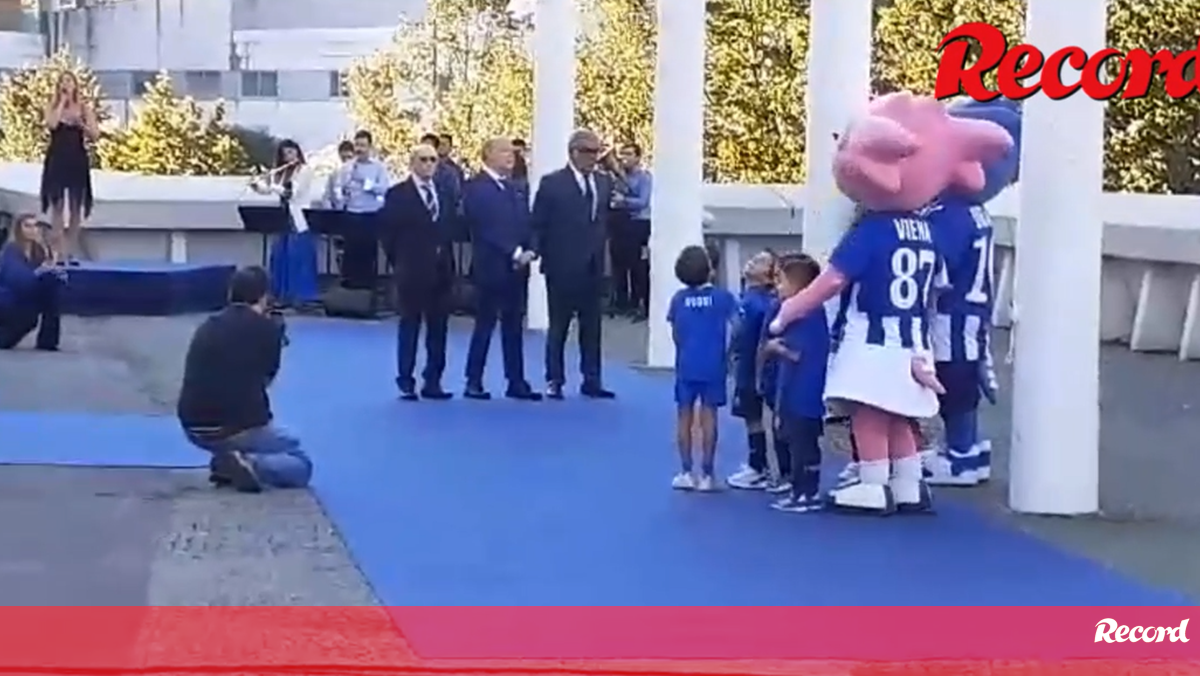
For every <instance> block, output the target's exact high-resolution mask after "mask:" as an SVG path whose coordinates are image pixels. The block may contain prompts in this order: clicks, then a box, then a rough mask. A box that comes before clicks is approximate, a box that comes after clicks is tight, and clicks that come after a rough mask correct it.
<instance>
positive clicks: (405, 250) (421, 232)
mask: <svg viewBox="0 0 1200 676" xmlns="http://www.w3.org/2000/svg"><path fill="white" fill-rule="evenodd" d="M434 191H435V192H436V193H437V199H438V217H437V219H436V220H435V219H434V218H433V214H431V213H430V211H429V208H428V207H426V206H425V200H424V199H423V198H422V196H421V192H420V190H419V189H418V188H417V184H416V182H415V181H413V179H412V178H411V177H410V178H407V179H405V180H403V181H401V182H400V183H397V184H396V185H394V186H392V187H391V188H389V189H388V191H387V194H386V195H385V196H384V202H383V208H382V209H381V210H380V214H379V219H380V223H379V228H380V239H381V241H382V243H383V247H384V252H385V253H386V254H387V256H388V261H389V262H390V263H391V264H392V267H393V268H394V271H395V276H396V285H397V287H398V288H399V290H400V292H401V293H402V294H404V293H435V292H439V291H445V290H448V289H449V288H450V287H451V285H452V284H453V282H454V255H453V252H452V250H451V240H452V236H453V218H454V202H453V197H452V196H451V195H449V194H446V191H444V190H439V189H438V188H437V186H436V185H435V186H434Z"/></svg>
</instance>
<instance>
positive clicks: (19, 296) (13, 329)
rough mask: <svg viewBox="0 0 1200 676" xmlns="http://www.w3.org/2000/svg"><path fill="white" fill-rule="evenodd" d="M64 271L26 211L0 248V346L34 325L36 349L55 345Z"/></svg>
mask: <svg viewBox="0 0 1200 676" xmlns="http://www.w3.org/2000/svg"><path fill="white" fill-rule="evenodd" d="M65 279H66V272H65V271H64V270H63V269H62V268H59V267H55V266H54V265H53V263H52V262H51V261H50V255H49V251H48V250H47V248H46V246H45V244H43V241H42V228H41V226H40V225H39V224H38V221H37V218H36V217H35V216H33V215H32V214H25V215H22V216H20V217H18V218H17V221H16V223H14V224H13V227H12V239H11V241H9V242H8V243H7V244H5V245H4V249H3V250H2V251H0V349H3V350H11V349H12V348H14V347H16V346H17V345H18V344H19V343H20V342H21V341H22V340H24V339H25V336H28V335H29V334H30V333H32V332H33V330H34V329H37V338H36V342H35V343H34V344H35V345H36V346H37V349H39V350H47V351H54V350H57V349H58V340H59V334H60V332H61V326H60V325H61V315H60V314H59V312H60V311H59V297H60V295H61V289H62V284H63V281H64V280H65Z"/></svg>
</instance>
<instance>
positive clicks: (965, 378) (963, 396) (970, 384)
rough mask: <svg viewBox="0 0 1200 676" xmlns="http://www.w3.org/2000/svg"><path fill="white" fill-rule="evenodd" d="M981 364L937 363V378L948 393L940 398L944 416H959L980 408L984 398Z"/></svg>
mask: <svg viewBox="0 0 1200 676" xmlns="http://www.w3.org/2000/svg"><path fill="white" fill-rule="evenodd" d="M981 374H982V370H981V369H980V364H979V362H977V361H945V362H938V363H937V377H938V380H940V381H941V383H942V386H943V387H945V388H946V393H945V394H942V395H939V396H938V404H939V408H940V412H941V414H942V415H958V414H961V413H966V412H969V411H974V410H975V409H977V408H979V400H980V397H981V396H982V389H981V385H982V382H981V377H980V376H981Z"/></svg>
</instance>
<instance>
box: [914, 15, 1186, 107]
mask: <svg viewBox="0 0 1200 676" xmlns="http://www.w3.org/2000/svg"><path fill="white" fill-rule="evenodd" d="M973 43H974V44H977V45H979V52H980V53H979V59H978V60H976V61H975V63H974V64H972V65H971V66H968V65H967V55H968V52H969V51H970V49H971V45H972V44H973ZM938 52H940V53H941V59H940V60H939V61H938V73H937V85H936V86H935V87H934V90H933V95H934V96H935V97H937V98H939V99H945V98H949V97H952V96H958V95H959V94H960V93H965V94H966V95H967V96H969V97H971V98H973V99H975V100H976V101H992V100H994V99H997V98H999V97H1000V96H1004V97H1005V98H1009V99H1012V100H1014V101H1021V100H1023V99H1027V98H1029V97H1030V96H1033V95H1034V94H1036V93H1038V92H1039V91H1040V92H1042V93H1043V94H1045V95H1046V96H1049V97H1050V98H1051V99H1054V100H1056V101H1058V100H1062V99H1065V98H1067V97H1068V96H1073V95H1075V94H1077V93H1079V92H1080V91H1081V90H1082V91H1083V93H1084V94H1086V95H1087V96H1089V97H1091V98H1093V99H1095V100H1097V101H1104V100H1107V99H1111V98H1113V97H1114V96H1116V95H1117V93H1118V92H1119V93H1120V94H1121V98H1123V99H1139V98H1142V97H1144V96H1146V95H1147V94H1149V93H1150V83H1151V80H1153V79H1154V76H1155V75H1163V76H1164V77H1163V80H1164V88H1165V89H1166V92H1167V95H1168V96H1170V97H1171V98H1173V99H1181V98H1183V97H1185V96H1187V95H1189V94H1192V93H1193V92H1195V91H1196V84H1197V83H1196V79H1195V78H1196V72H1197V70H1198V69H1197V68H1196V66H1197V57H1200V45H1198V47H1197V49H1189V50H1187V51H1185V52H1181V53H1179V54H1173V53H1171V52H1170V51H1169V50H1166V49H1163V50H1159V51H1158V52H1157V53H1155V54H1153V55H1152V54H1150V52H1148V51H1146V50H1144V49H1134V50H1132V51H1130V52H1129V53H1128V54H1122V53H1121V51H1120V50H1118V49H1102V50H1100V51H1098V52H1096V53H1095V54H1092V55H1090V56H1089V55H1088V53H1087V52H1085V51H1083V49H1081V48H1079V47H1063V48H1062V49H1060V50H1058V51H1056V52H1054V53H1052V54H1051V55H1050V56H1044V55H1043V54H1042V51H1041V50H1040V49H1038V48H1037V47H1034V46H1032V45H1026V44H1020V45H1017V46H1015V47H1009V46H1008V40H1007V39H1005V37H1004V34H1003V33H1001V32H1000V29H998V28H996V27H995V26H992V25H989V24H986V23H981V22H975V23H968V24H963V25H961V26H959V27H958V28H955V29H954V30H952V31H950V32H949V33H947V34H946V37H944V38H942V42H941V44H939V45H938ZM1110 64H1116V66H1117V68H1116V72H1115V74H1113V75H1112V76H1111V77H1109V76H1108V75H1109V72H1110V71H1109V65H1110ZM1064 65H1066V66H1069V67H1070V69H1071V70H1074V71H1078V73H1079V77H1078V79H1074V78H1072V77H1071V76H1070V75H1069V74H1068V75H1067V76H1066V78H1065V79H1068V80H1071V79H1074V81H1073V82H1070V83H1067V82H1064V81H1063V80H1064V74H1063V72H1062V71H1063V66H1064ZM992 71H995V72H996V88H995V89H990V88H988V86H987V85H985V84H984V83H983V78H984V76H985V75H987V74H989V73H991V72H992ZM1189 75H1190V77H1189Z"/></svg>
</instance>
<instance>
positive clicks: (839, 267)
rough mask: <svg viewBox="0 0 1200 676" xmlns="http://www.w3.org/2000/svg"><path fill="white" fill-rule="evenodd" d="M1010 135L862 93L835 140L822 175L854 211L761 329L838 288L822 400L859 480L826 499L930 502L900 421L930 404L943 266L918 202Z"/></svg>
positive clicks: (972, 179)
mask: <svg viewBox="0 0 1200 676" xmlns="http://www.w3.org/2000/svg"><path fill="white" fill-rule="evenodd" d="M1011 145H1012V139H1011V138H1010V137H1009V135H1008V133H1007V132H1005V131H1004V130H1003V129H1002V128H1001V127H999V126H998V125H995V124H992V123H990V122H986V121H980V120H969V119H957V118H952V117H950V116H949V115H948V114H947V112H946V108H945V106H943V105H942V104H941V103H939V102H937V101H936V100H934V99H931V98H924V97H917V96H913V95H911V94H907V93H898V94H889V95H887V96H882V97H880V98H877V99H875V100H874V101H872V102H871V104H870V106H869V107H868V110H867V114H866V115H865V116H864V117H863V118H861V119H859V120H856V121H855V122H853V123H852V124H851V125H850V127H849V128H848V129H847V131H846V133H845V134H843V135H842V137H841V139H840V145H839V147H838V151H837V155H836V156H835V157H834V161H833V173H834V177H835V179H836V181H837V185H838V188H839V189H840V190H841V191H842V193H844V194H845V195H846V196H847V197H849V198H850V199H851V200H853V201H854V202H856V203H857V204H858V205H859V208H860V216H859V218H858V220H857V222H856V223H854V225H853V226H852V227H851V228H850V229H849V230H848V231H847V232H846V234H845V235H844V236H843V238H842V241H841V242H840V243H839V244H838V246H837V248H836V249H835V250H834V252H833V254H832V256H831V257H830V261H829V265H828V266H827V267H826V268H825V271H824V272H823V273H822V274H821V275H820V277H818V278H817V279H816V281H814V282H813V283H812V284H811V285H810V286H809V287H808V288H807V289H805V290H804V291H802V292H801V293H799V294H797V295H796V296H793V297H792V298H789V299H787V300H786V301H784V303H783V306H782V309H781V310H780V313H779V317H778V318H777V319H776V320H775V322H773V323H772V324H771V327H770V328H771V331H772V332H776V333H778V332H780V331H782V330H783V329H784V327H786V326H787V325H788V324H789V323H791V322H792V321H795V320H796V319H797V318H799V317H802V316H804V315H806V314H808V313H810V312H815V311H820V310H823V304H824V303H825V302H826V301H828V300H830V299H831V298H833V297H835V296H837V295H839V294H840V295H841V307H840V309H839V312H838V320H837V322H836V325H835V327H834V328H835V331H836V332H838V333H840V341H839V344H838V348H837V352H836V353H835V354H834V356H833V358H832V360H831V362H830V365H829V376H828V380H827V384H826V387H825V400H826V402H827V403H830V404H835V405H839V406H845V407H848V409H849V411H850V416H851V429H852V430H853V432H854V437H855V441H856V442H857V444H858V453H859V459H860V467H859V479H860V480H859V482H858V483H855V484H852V485H849V486H845V487H842V488H838V489H837V490H835V491H833V492H832V493H831V494H830V496H829V502H830V505H831V506H832V507H834V508H841V509H845V510H851V511H860V512H863V511H865V512H871V513H878V514H890V513H892V512H894V511H896V510H898V509H899V510H904V511H925V510H927V509H929V507H930V500H929V492H928V489H927V488H926V487H925V484H924V482H923V478H922V467H921V460H920V458H919V457H918V455H917V446H916V439H915V438H914V437H913V429H912V425H911V424H910V421H911V419H913V418H926V417H931V416H934V415H936V414H937V412H938V400H937V395H938V393H939V392H940V391H941V386H940V384H939V383H938V381H937V379H936V377H935V376H934V374H933V360H932V357H931V355H930V353H929V339H928V324H929V322H928V318H929V317H930V312H931V309H930V308H931V306H930V296H931V293H932V292H933V290H934V289H935V287H936V286H937V285H938V284H939V283H940V281H941V279H942V277H943V274H944V273H943V270H942V261H941V257H940V255H939V254H938V246H937V239H936V234H937V233H936V232H935V231H934V229H933V228H931V226H930V223H929V221H928V220H926V218H925V215H924V213H923V209H924V208H925V207H926V206H927V205H929V204H930V203H931V202H933V201H934V199H935V198H936V197H937V196H938V195H939V194H941V193H943V192H944V191H946V190H947V189H952V188H960V189H962V190H965V191H967V192H975V191H978V190H979V189H981V188H982V187H983V184H984V173H983V168H982V166H981V163H982V162H988V161H991V160H994V159H997V158H999V157H1001V156H1003V155H1004V153H1005V152H1007V151H1008V150H1009V148H1010V147H1011Z"/></svg>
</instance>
